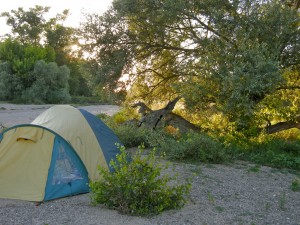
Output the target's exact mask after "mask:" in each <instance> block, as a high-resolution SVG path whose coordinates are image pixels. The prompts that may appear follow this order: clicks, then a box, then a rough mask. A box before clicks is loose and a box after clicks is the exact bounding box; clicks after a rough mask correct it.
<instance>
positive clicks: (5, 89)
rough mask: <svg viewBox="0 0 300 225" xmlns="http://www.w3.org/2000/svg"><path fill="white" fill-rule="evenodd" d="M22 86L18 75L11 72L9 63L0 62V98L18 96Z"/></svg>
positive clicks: (5, 99)
mask: <svg viewBox="0 0 300 225" xmlns="http://www.w3.org/2000/svg"><path fill="white" fill-rule="evenodd" d="M23 88H24V87H23V84H22V81H21V79H20V77H18V76H17V75H15V74H13V73H12V71H11V67H10V65H9V63H8V62H4V63H0V100H2V101H7V100H13V99H17V98H19V97H20V96H21V93H22V91H23Z"/></svg>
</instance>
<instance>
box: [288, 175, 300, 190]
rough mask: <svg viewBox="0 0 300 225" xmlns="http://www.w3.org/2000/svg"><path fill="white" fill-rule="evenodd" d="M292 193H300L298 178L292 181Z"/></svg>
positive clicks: (299, 180)
mask: <svg viewBox="0 0 300 225" xmlns="http://www.w3.org/2000/svg"><path fill="white" fill-rule="evenodd" d="M290 188H291V190H292V191H299V192H300V179H298V178H296V179H294V180H293V181H292V184H291V186H290Z"/></svg>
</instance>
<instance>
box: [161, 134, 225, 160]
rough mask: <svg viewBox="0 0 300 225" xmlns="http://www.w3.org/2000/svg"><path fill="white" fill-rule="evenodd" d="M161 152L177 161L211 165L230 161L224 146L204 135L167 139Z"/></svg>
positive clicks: (188, 135) (162, 144) (187, 135)
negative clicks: (199, 162)
mask: <svg viewBox="0 0 300 225" xmlns="http://www.w3.org/2000/svg"><path fill="white" fill-rule="evenodd" d="M159 150H160V151H162V152H164V153H165V154H166V156H168V157H169V158H171V159H176V160H193V161H201V162H210V163H222V162H226V161H228V160H229V157H228V154H227V153H226V150H225V148H224V146H223V145H222V144H221V143H220V142H218V141H216V140H214V139H213V138H211V137H210V136H208V135H206V134H203V133H194V132H190V133H187V134H185V135H183V137H181V138H179V139H176V138H174V137H166V139H165V141H164V142H162V143H161V147H160V148H159Z"/></svg>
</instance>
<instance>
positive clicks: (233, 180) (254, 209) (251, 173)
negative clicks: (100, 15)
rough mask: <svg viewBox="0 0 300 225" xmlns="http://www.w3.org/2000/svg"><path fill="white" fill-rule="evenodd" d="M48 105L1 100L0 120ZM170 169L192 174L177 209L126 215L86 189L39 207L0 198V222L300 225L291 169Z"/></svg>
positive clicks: (28, 116)
mask: <svg viewBox="0 0 300 225" xmlns="http://www.w3.org/2000/svg"><path fill="white" fill-rule="evenodd" d="M1 107H3V108H1ZM9 107H11V108H9ZM18 107H19V108H18ZM49 107H50V106H49V105H47V106H24V107H23V106H21V105H18V106H14V105H11V104H5V105H4V104H0V123H3V122H4V121H6V122H7V124H11V125H15V124H16V123H19V121H21V122H22V123H27V120H28V122H31V120H33V119H34V118H35V113H38V114H39V113H41V112H42V111H44V110H45V109H47V108H49ZM16 108H17V109H16ZM87 110H88V111H90V112H92V113H95V114H98V113H114V112H115V111H116V110H117V108H115V106H91V107H87ZM93 110H94V111H93ZM3 111H4V112H3ZM5 112H6V113H5ZM21 112H24V113H21ZM7 114H8V115H7ZM174 172H177V173H178V174H179V176H180V178H182V180H184V179H183V178H186V177H191V178H192V189H191V194H190V196H189V198H188V202H187V204H186V205H185V206H184V207H183V208H182V209H180V210H170V211H167V212H164V213H162V214H161V215H157V216H153V217H147V218H142V217H136V216H127V215H122V214H120V213H118V212H116V211H114V210H109V209H106V208H105V207H104V206H97V207H94V206H91V204H90V194H84V195H78V196H73V197H68V198H62V199H57V200H54V201H49V202H45V203H43V204H41V205H39V206H36V204H35V203H33V202H28V201H19V200H8V199H0V225H17V224H18V225H27V224H28V225H29V224H30V225H31V224H32V225H46V224H48V225H63V224H65V225H83V224H84V225H96V224H97V225H98V224H99V225H100V224H103V225H108V224H109V225H118V224H125V225H131V224H132V225H152V224H160V225H163V224H166V225H167V224H170V225H173V224H175V225H176V224H178V225H183V224H195V225H198V224H203V225H204V224H208V225H214V224H216V225H220V224H221V225H223V224H224V225H227V224H228V225H229V224H230V225H231V224H237V225H238V224H249V225H250V224H253V225H254V224H256V225H258V224H261V225H265V224H270V225H275V224H279V225H300V192H294V191H292V190H291V189H290V186H291V183H292V181H293V180H294V179H296V178H299V177H300V174H299V173H297V172H295V171H287V170H277V169H273V168H269V167H257V166H256V165H253V164H249V163H246V162H235V163H234V164H230V165H210V164H200V165H190V164H184V163H176V164H174ZM166 173H173V171H171V170H169V171H166ZM0 185H1V184H0Z"/></svg>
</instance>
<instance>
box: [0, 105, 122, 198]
mask: <svg viewBox="0 0 300 225" xmlns="http://www.w3.org/2000/svg"><path fill="white" fill-rule="evenodd" d="M116 143H119V144H121V142H120V141H119V139H118V138H117V136H116V135H115V134H114V133H113V132H112V130H110V129H109V128H108V127H107V126H106V125H105V124H104V123H103V122H102V121H101V120H100V119H98V118H97V117H96V116H94V115H93V114H91V113H89V112H87V111H86V110H84V109H77V108H74V107H72V106H68V105H57V106H53V107H51V108H49V109H48V110H46V111H45V112H43V113H42V114H41V115H39V116H38V117H37V118H36V119H35V120H34V121H33V122H32V123H31V124H21V125H16V126H13V127H10V128H8V129H6V130H4V131H3V133H1V134H0V198H9V199H21V200H28V201H37V202H40V201H47V200H52V199H56V198H61V197H66V196H71V195H76V194H80V193H86V192H89V186H88V183H89V180H96V179H97V178H99V176H100V175H99V173H98V170H97V168H98V166H99V165H100V166H102V167H105V168H107V169H108V170H112V168H110V166H109V162H110V161H111V160H112V159H115V158H116V155H117V154H118V153H119V149H118V147H117V146H116Z"/></svg>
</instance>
